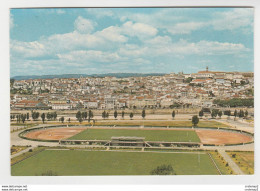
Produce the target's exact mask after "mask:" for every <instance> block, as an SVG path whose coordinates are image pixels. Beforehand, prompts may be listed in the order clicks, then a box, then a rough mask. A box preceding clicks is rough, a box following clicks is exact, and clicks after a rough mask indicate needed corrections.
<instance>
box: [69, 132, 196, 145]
mask: <svg viewBox="0 0 260 191" xmlns="http://www.w3.org/2000/svg"><path fill="white" fill-rule="evenodd" d="M121 136H125V137H145V140H146V141H166V142H167V141H169V142H200V139H199V137H198V135H197V133H196V132H195V131H192V130H145V129H87V130H84V131H82V132H80V133H79V134H77V135H74V136H72V137H70V138H69V139H70V140H110V139H111V137H121Z"/></svg>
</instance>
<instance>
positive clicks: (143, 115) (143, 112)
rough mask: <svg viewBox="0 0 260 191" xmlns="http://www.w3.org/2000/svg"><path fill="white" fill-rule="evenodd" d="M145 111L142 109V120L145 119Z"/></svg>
mask: <svg viewBox="0 0 260 191" xmlns="http://www.w3.org/2000/svg"><path fill="white" fill-rule="evenodd" d="M145 115H146V114H145V109H143V111H142V118H143V119H144V118H145Z"/></svg>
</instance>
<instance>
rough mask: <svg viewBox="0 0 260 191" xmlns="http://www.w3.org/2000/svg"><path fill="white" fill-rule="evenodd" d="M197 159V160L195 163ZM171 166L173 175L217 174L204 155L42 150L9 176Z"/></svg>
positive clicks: (137, 172)
mask: <svg viewBox="0 0 260 191" xmlns="http://www.w3.org/2000/svg"><path fill="white" fill-rule="evenodd" d="M199 161H200V162H199ZM163 164H166V165H172V167H173V169H174V170H175V172H176V174H177V175H217V174H218V172H217V170H216V168H215V167H214V165H213V163H212V161H211V159H210V158H209V156H208V155H207V154H204V153H201V154H200V155H198V154H196V153H194V152H190V153H184V152H183V153H182V152H181V153H169V152H160V153H159V152H158V153H152V152H118V151H79V150H63V151H62V150H45V151H43V152H41V153H39V154H37V155H34V156H32V157H30V158H28V159H26V160H24V161H22V162H20V163H17V164H15V165H13V166H12V167H11V174H12V175H13V176H35V175H42V173H46V172H48V171H52V172H53V173H54V174H56V175H58V176H66V175H68V176H70V175H72V176H73V175H149V174H150V172H151V171H152V170H153V169H155V168H156V167H157V166H160V165H163Z"/></svg>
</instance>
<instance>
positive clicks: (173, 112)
mask: <svg viewBox="0 0 260 191" xmlns="http://www.w3.org/2000/svg"><path fill="white" fill-rule="evenodd" d="M174 117H175V111H174V110H173V111H172V119H174Z"/></svg>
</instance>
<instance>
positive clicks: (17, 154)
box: [11, 147, 35, 158]
mask: <svg viewBox="0 0 260 191" xmlns="http://www.w3.org/2000/svg"><path fill="white" fill-rule="evenodd" d="M34 148H35V147H28V148H26V149H24V150H22V151H20V152H18V153H15V154H13V155H11V158H14V157H17V156H19V155H21V154H23V153H26V152H28V151H29V150H30V149H34Z"/></svg>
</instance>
